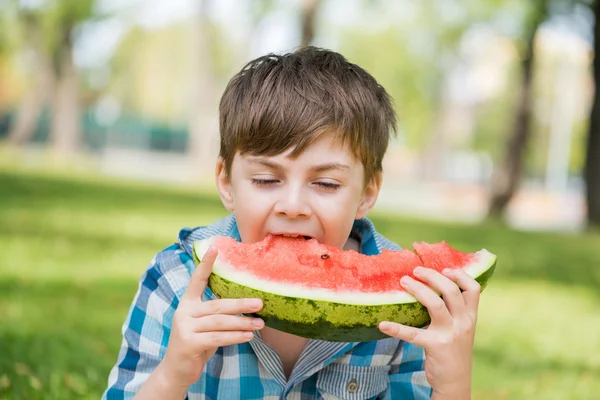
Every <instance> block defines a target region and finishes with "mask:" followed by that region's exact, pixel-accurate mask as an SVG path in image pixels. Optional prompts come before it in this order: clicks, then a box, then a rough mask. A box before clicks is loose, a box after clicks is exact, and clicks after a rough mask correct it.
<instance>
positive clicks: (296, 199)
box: [274, 195, 312, 218]
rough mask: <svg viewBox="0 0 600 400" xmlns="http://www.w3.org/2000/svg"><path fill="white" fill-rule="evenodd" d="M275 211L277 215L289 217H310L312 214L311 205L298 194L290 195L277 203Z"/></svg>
mask: <svg viewBox="0 0 600 400" xmlns="http://www.w3.org/2000/svg"><path fill="white" fill-rule="evenodd" d="M274 212H275V214H276V215H277V216H280V217H287V218H308V217H310V215H311V213H312V212H311V209H310V206H309V205H308V204H307V203H306V201H304V200H303V199H302V198H301V197H300V196H298V195H289V196H286V197H285V198H283V199H280V200H279V201H278V202H277V203H275V207H274Z"/></svg>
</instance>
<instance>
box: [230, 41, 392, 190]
mask: <svg viewBox="0 0 600 400" xmlns="http://www.w3.org/2000/svg"><path fill="white" fill-rule="evenodd" d="M219 114H220V117H219V119H220V121H219V128H220V134H221V148H220V152H219V155H220V156H221V157H222V158H223V161H224V164H225V172H226V173H227V175H229V173H230V172H231V165H232V163H233V158H234V156H235V153H236V152H237V151H239V152H240V153H241V154H252V155H266V156H273V155H277V154H280V153H282V152H284V151H285V150H287V149H288V148H290V147H292V146H295V148H294V149H293V151H292V152H291V153H290V156H291V157H297V156H298V155H300V154H301V153H302V151H303V150H304V149H305V148H306V147H307V146H308V145H309V144H310V143H311V142H312V141H313V140H315V139H316V138H317V137H318V136H319V135H321V134H323V133H325V132H335V133H336V134H337V135H338V138H339V139H341V141H342V143H348V144H349V146H350V148H351V150H352V152H353V153H354V156H355V157H357V159H359V160H360V161H361V162H362V164H363V166H364V169H365V183H367V182H369V180H370V179H371V178H373V176H374V175H375V174H376V173H377V172H379V171H381V169H382V165H381V163H382V159H383V156H384V154H385V151H386V150H387V146H388V142H389V138H390V132H391V131H393V132H395V131H396V115H395V112H394V109H393V106H392V100H391V98H390V96H389V95H388V94H387V92H386V91H385V89H384V88H383V87H382V86H381V85H379V84H378V83H377V81H376V80H375V79H374V78H373V77H372V76H371V75H369V73H368V72H366V71H365V70H363V69H362V68H360V67H359V66H357V65H355V64H352V63H350V62H348V61H347V60H346V59H345V58H344V57H343V56H342V55H341V54H338V53H336V52H333V51H330V50H325V49H320V48H316V47H304V48H301V49H299V50H297V51H295V52H293V53H288V54H284V55H275V54H268V55H265V56H263V57H259V58H257V59H255V60H253V61H250V62H249V63H248V64H246V65H245V66H244V67H243V68H242V70H241V71H240V72H239V73H238V74H236V75H235V76H234V77H233V78H232V79H231V81H230V82H229V84H228V85H227V87H226V88H225V92H224V93H223V96H222V97H221V102H220V105H219Z"/></svg>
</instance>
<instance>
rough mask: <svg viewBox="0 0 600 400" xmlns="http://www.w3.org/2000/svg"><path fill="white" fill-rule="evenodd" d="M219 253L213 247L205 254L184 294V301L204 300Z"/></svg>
mask: <svg viewBox="0 0 600 400" xmlns="http://www.w3.org/2000/svg"><path fill="white" fill-rule="evenodd" d="M217 253H218V251H217V249H216V248H213V247H209V248H208V250H207V251H206V253H204V257H202V261H200V264H198V266H197V267H196V269H195V270H194V272H193V273H192V277H191V278H190V283H189V285H188V287H187V289H186V290H185V293H184V294H183V298H184V299H188V300H192V299H198V298H202V294H203V293H204V290H206V286H207V285H208V277H209V276H210V273H211V272H212V267H213V264H214V262H215V259H216V258H217Z"/></svg>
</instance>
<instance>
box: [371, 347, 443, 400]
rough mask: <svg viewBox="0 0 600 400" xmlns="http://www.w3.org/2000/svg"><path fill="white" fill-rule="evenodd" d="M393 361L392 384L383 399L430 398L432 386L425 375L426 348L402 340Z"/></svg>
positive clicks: (420, 399)
mask: <svg viewBox="0 0 600 400" xmlns="http://www.w3.org/2000/svg"><path fill="white" fill-rule="evenodd" d="M400 343H401V344H400V346H399V350H398V352H397V353H396V355H395V357H394V359H393V360H392V363H391V366H392V367H391V369H390V385H389V386H388V389H387V390H386V391H385V392H384V393H383V396H381V399H383V400H392V399H414V400H422V399H430V398H431V395H432V388H431V385H430V384H429V382H428V381H427V378H426V376H425V350H424V349H423V348H422V347H419V346H415V345H413V344H410V343H406V342H400Z"/></svg>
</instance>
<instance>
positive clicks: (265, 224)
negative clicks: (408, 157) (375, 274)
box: [217, 134, 381, 248]
mask: <svg viewBox="0 0 600 400" xmlns="http://www.w3.org/2000/svg"><path fill="white" fill-rule="evenodd" d="M291 151H292V149H289V150H288V151H286V152H284V153H282V154H278V155H276V156H271V157H267V156H250V155H243V156H242V155H240V154H239V153H238V154H236V155H235V158H234V160H233V164H232V167H231V174H230V176H229V179H228V178H227V177H226V175H225V168H224V164H223V162H222V160H219V161H218V162H217V186H218V189H219V193H220V196H221V200H222V201H223V204H224V205H225V207H226V208H227V209H228V210H229V211H232V212H234V213H235V215H236V220H237V224H238V229H239V232H240V236H241V239H242V241H243V242H245V243H252V242H256V241H260V240H262V239H263V238H264V237H265V236H266V235H267V234H286V235H300V236H310V237H312V238H315V239H317V240H318V241H319V242H321V243H326V244H330V245H333V246H336V247H340V248H342V247H344V245H345V243H346V241H347V239H348V235H349V234H350V230H351V229H352V224H353V222H354V219H359V218H362V217H364V216H366V215H367V213H368V211H369V210H370V209H371V208H372V207H373V205H374V204H375V201H376V200H377V195H378V194H379V189H380V187H381V174H377V176H376V177H375V178H374V179H372V180H371V182H370V183H369V184H367V186H366V187H365V186H364V169H363V165H362V163H361V162H360V161H359V160H357V159H356V158H355V157H354V156H353V154H352V152H351V151H350V149H349V148H348V147H347V146H342V145H341V144H340V143H339V141H336V140H335V139H334V135H333V134H324V135H322V136H320V137H319V138H318V139H316V140H315V141H314V142H313V143H311V144H310V145H309V146H308V147H307V148H306V149H305V150H304V151H303V152H302V153H301V154H300V155H299V156H298V157H297V158H296V159H291V158H289V157H288V155H289V153H290V152H291Z"/></svg>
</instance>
